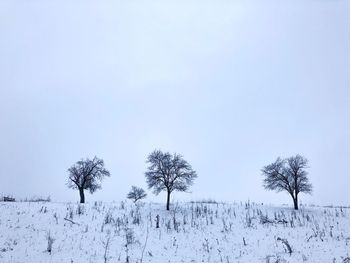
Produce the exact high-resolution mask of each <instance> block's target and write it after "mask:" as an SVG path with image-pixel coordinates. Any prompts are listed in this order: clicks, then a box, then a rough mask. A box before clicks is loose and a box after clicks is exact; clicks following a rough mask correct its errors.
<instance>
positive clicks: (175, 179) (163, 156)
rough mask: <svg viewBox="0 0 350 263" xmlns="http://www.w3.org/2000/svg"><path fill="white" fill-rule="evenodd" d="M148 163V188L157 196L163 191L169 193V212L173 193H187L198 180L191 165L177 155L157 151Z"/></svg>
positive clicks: (167, 207) (151, 155) (152, 154)
mask: <svg viewBox="0 0 350 263" xmlns="http://www.w3.org/2000/svg"><path fill="white" fill-rule="evenodd" d="M147 163H148V164H149V166H148V170H147V172H146V173H145V175H146V180H147V184H148V188H149V189H151V188H153V192H154V193H155V194H156V195H157V194H159V193H160V192H161V191H166V192H167V202H166V209H167V210H169V208H170V194H171V193H172V192H173V191H182V192H185V191H187V189H188V188H189V186H191V185H192V184H193V180H194V179H195V178H197V174H196V172H195V171H194V170H193V169H192V167H191V165H190V164H189V163H188V162H187V161H185V160H184V159H183V157H182V156H181V155H179V154H176V153H175V154H173V155H172V154H170V153H168V152H165V153H163V152H162V151H160V150H156V151H154V152H152V153H151V154H150V155H149V156H148V158H147Z"/></svg>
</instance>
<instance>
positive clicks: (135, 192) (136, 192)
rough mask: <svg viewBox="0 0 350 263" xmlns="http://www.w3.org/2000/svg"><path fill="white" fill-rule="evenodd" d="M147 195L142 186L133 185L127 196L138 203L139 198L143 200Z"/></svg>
mask: <svg viewBox="0 0 350 263" xmlns="http://www.w3.org/2000/svg"><path fill="white" fill-rule="evenodd" d="M146 196H147V194H146V192H145V190H143V189H142V188H140V187H137V186H132V187H131V190H130V192H129V193H128V195H127V196H126V197H127V198H128V199H131V200H133V201H134V203H136V202H137V201H138V200H141V199H143V198H145V197H146Z"/></svg>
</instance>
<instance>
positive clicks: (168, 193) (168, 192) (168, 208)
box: [166, 190, 170, 210]
mask: <svg viewBox="0 0 350 263" xmlns="http://www.w3.org/2000/svg"><path fill="white" fill-rule="evenodd" d="M166 210H170V191H169V190H168V191H167V199H166Z"/></svg>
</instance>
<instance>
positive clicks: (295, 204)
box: [293, 195, 299, 210]
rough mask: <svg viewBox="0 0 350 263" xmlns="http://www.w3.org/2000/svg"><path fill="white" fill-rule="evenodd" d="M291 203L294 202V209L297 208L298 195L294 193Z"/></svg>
mask: <svg viewBox="0 0 350 263" xmlns="http://www.w3.org/2000/svg"><path fill="white" fill-rule="evenodd" d="M293 203H294V209H295V210H298V208H299V207H298V196H297V195H296V196H295V198H293Z"/></svg>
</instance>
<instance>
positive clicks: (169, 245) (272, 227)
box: [0, 202, 350, 263]
mask: <svg viewBox="0 0 350 263" xmlns="http://www.w3.org/2000/svg"><path fill="white" fill-rule="evenodd" d="M0 210H1V214H0V262H6V263H7V262H13V263H17V262H36V263H39V262H65V263H67V262H68V263H69V262H70V263H75V262H130V263H131V262H135V263H136V262H159V263H164V262H225V263H228V262H231V263H232V262H271V263H272V262H318V263H319V262H350V257H349V252H350V249H349V248H350V228H349V225H350V214H349V209H348V208H339V207H302V209H301V210H299V211H294V210H292V209H291V208H287V207H273V206H266V205H262V204H259V205H258V204H254V203H249V202H248V203H233V204H227V203H215V202H210V203H208V202H192V203H178V204H174V205H173V206H172V207H171V211H166V210H165V207H164V205H163V204H155V203H138V204H136V205H135V204H132V203H131V202H130V203H129V202H121V203H102V202H96V203H93V204H83V205H81V204H72V203H43V202H36V203H31V202H22V203H0ZM157 218H158V219H159V228H157Z"/></svg>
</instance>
